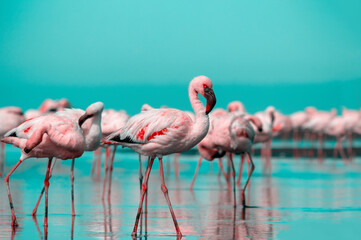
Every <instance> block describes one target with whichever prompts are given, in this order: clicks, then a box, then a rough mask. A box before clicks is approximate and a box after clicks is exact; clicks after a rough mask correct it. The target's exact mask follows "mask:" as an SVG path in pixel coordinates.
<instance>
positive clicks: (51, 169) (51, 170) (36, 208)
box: [31, 158, 57, 216]
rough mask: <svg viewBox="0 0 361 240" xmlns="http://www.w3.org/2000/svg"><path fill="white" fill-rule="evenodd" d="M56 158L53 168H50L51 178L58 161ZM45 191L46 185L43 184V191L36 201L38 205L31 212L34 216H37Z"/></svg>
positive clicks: (52, 164)
mask: <svg viewBox="0 0 361 240" xmlns="http://www.w3.org/2000/svg"><path fill="white" fill-rule="evenodd" d="M56 162H57V161H56V158H55V159H54V161H53V162H52V163H51V168H50V174H49V179H50V178H51V176H52V174H53V168H54V166H55V163H56ZM44 192H45V185H44V186H43V189H42V190H41V193H40V196H39V198H38V201H37V202H36V205H35V207H34V209H33V212H32V213H31V215H32V216H36V213H37V211H38V207H39V204H40V201H41V199H42V198H43V194H44Z"/></svg>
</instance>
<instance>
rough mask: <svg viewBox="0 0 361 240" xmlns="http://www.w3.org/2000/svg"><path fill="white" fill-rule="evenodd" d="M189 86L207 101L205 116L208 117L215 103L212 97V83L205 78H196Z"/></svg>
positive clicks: (214, 98)
mask: <svg viewBox="0 0 361 240" xmlns="http://www.w3.org/2000/svg"><path fill="white" fill-rule="evenodd" d="M190 86H191V87H193V88H194V90H195V91H196V92H197V93H199V94H201V95H202V96H203V97H204V98H205V99H206V100H207V106H206V114H207V115H208V113H210V112H211V111H212V109H213V107H214V105H216V101H217V100H216V95H214V92H213V83H212V81H211V80H210V79H209V78H208V77H206V76H198V77H195V78H193V80H192V82H191V84H190Z"/></svg>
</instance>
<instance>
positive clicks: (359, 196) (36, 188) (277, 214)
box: [0, 148, 361, 239]
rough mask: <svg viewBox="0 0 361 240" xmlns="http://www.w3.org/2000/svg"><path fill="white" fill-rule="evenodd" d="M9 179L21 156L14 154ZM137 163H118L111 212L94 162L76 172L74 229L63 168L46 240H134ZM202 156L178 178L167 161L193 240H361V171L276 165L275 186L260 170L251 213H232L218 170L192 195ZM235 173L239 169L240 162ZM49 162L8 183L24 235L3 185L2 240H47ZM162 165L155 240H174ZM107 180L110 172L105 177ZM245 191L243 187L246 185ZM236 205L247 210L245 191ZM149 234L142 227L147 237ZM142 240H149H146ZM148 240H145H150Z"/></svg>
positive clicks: (203, 174)
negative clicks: (43, 194)
mask: <svg viewBox="0 0 361 240" xmlns="http://www.w3.org/2000/svg"><path fill="white" fill-rule="evenodd" d="M8 150H9V151H8V153H7V164H6V169H5V172H6V173H7V172H8V171H9V170H10V167H11V166H13V165H14V164H15V163H16V161H17V158H18V156H19V152H18V150H17V149H14V148H8ZM137 159H138V156H137V155H136V154H134V153H129V152H127V153H124V152H122V151H121V150H120V151H118V153H117V155H116V159H115V162H114V172H113V182H112V193H111V200H110V202H108V201H105V203H104V204H103V203H102V201H101V191H102V186H103V182H102V180H96V179H92V178H91V177H90V168H91V161H92V154H90V153H87V154H85V155H84V156H83V157H82V158H81V159H78V160H77V161H76V163H75V169H76V170H75V210H76V217H75V218H74V223H73V226H72V216H71V195H70V180H69V176H70V165H71V161H62V162H61V164H57V166H55V170H54V176H53V178H52V179H51V180H50V188H49V227H48V239H72V238H73V239H130V238H131V236H130V234H131V232H132V229H133V225H134V220H135V215H136V212H137V208H138V202H139V180H138V160H137ZM197 160H198V156H196V155H194V156H192V155H186V156H184V155H181V159H180V170H181V171H180V176H179V178H177V177H176V176H175V174H174V171H173V170H174V167H173V160H172V159H171V157H168V158H165V160H164V162H165V163H164V165H165V168H167V166H168V163H167V162H171V164H170V165H169V166H171V168H170V170H171V171H170V172H169V173H167V169H165V174H166V184H167V187H168V189H169V194H170V199H171V201H172V204H173V207H174V210H175V214H176V216H177V219H178V222H179V225H180V228H181V231H182V233H183V234H184V235H185V236H184V238H185V239H234V238H236V239H341V238H342V239H359V236H360V234H361V228H360V227H359V226H360V224H361V161H360V159H356V161H354V162H353V163H351V164H349V165H347V166H344V165H343V163H342V161H341V160H334V159H331V158H329V159H326V160H325V161H324V162H323V163H322V164H319V163H318V162H317V161H316V160H310V159H298V160H297V159H292V158H281V157H275V158H273V162H272V163H273V172H272V175H271V176H264V175H263V174H262V162H261V160H260V158H259V157H255V158H254V161H255V165H256V170H255V172H254V175H253V178H252V181H251V185H250V189H249V191H248V192H247V195H246V197H247V202H248V205H250V206H251V207H250V208H247V209H245V210H242V208H241V207H238V208H237V209H236V210H234V208H233V202H232V201H233V197H232V193H230V192H228V191H227V187H226V184H225V181H224V179H223V178H221V177H219V176H218V166H217V164H216V162H214V163H213V164H209V162H206V161H204V162H203V163H202V166H201V168H200V172H199V176H198V178H197V180H196V183H195V187H194V190H193V191H189V185H190V183H191V180H192V176H193V173H194V169H195V167H196V164H197ZM235 162H236V169H237V170H238V164H239V160H238V157H236V161H235ZM46 165H47V161H46V160H44V159H28V160H26V161H25V162H24V163H22V164H21V165H20V167H19V168H18V169H17V170H16V171H15V173H14V174H13V175H12V176H11V178H10V187H11V191H12V194H13V199H14V206H15V211H16V215H17V217H18V222H19V225H20V226H19V227H18V228H17V229H16V231H12V228H11V226H10V223H11V215H10V209H9V204H8V198H7V194H6V187H5V184H4V182H3V181H0V238H1V239H10V238H11V237H14V239H44V227H43V221H44V219H43V216H44V215H43V214H44V205H43V203H42V204H41V205H40V207H39V210H38V216H37V218H36V219H37V221H36V220H34V219H33V218H32V216H31V212H32V209H33V207H34V205H35V203H36V200H37V197H38V194H39V193H40V190H41V187H42V184H43V181H44V175H45V171H46ZM158 167H159V165H158V162H157V161H155V162H154V165H153V169H152V172H151V175H150V180H149V188H148V189H149V203H148V212H149V214H148V228H147V230H148V239H176V234H175V230H174V226H173V222H172V219H171V215H170V213H169V210H168V207H167V205H166V202H165V199H164V196H163V194H162V192H161V190H160V177H159V168H158ZM102 176H103V170H102ZM243 182H245V179H243ZM237 201H238V204H239V205H240V195H239V189H237ZM143 233H144V227H143ZM143 238H144V237H143ZM144 239H145V238H144Z"/></svg>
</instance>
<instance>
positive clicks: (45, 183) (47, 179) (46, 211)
mask: <svg viewBox="0 0 361 240" xmlns="http://www.w3.org/2000/svg"><path fill="white" fill-rule="evenodd" d="M52 160H53V158H51V157H50V158H49V161H48V168H47V169H46V175H45V180H44V185H45V216H44V226H45V228H46V230H47V226H48V193H49V185H50V183H49V174H50V167H51V162H52Z"/></svg>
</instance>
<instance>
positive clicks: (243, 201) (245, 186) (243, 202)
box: [242, 153, 254, 206]
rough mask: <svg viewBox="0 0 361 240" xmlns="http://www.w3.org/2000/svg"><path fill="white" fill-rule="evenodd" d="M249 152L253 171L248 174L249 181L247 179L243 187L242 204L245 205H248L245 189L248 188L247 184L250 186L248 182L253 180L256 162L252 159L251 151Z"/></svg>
mask: <svg viewBox="0 0 361 240" xmlns="http://www.w3.org/2000/svg"><path fill="white" fill-rule="evenodd" d="M247 154H248V156H249V160H250V162H251V172H250V174H248V178H247V181H246V184H245V185H244V187H243V189H242V205H243V206H246V198H245V194H244V193H245V191H246V188H247V186H248V184H249V181H250V180H251V176H252V173H253V171H254V164H253V161H252V157H251V155H250V154H249V153H247Z"/></svg>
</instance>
